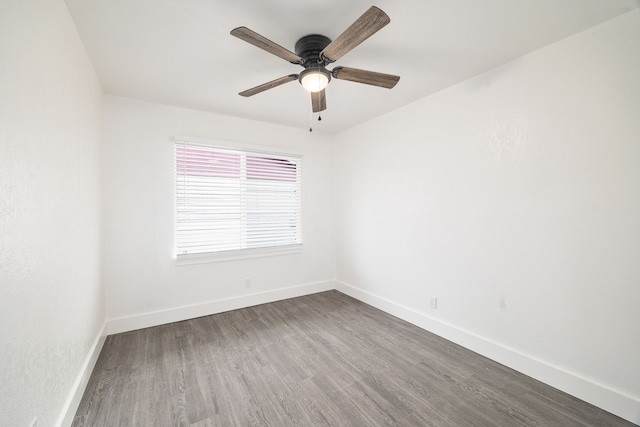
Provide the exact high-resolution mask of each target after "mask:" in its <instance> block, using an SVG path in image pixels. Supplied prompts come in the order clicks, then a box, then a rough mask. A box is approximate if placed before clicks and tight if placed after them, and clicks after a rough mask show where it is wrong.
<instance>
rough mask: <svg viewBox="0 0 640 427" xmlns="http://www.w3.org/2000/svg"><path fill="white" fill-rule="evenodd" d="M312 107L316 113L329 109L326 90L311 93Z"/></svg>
mask: <svg viewBox="0 0 640 427" xmlns="http://www.w3.org/2000/svg"><path fill="white" fill-rule="evenodd" d="M311 106H312V107H313V112H314V113H319V112H320V111H324V110H326V109H327V94H326V92H325V91H324V89H322V90H321V91H318V92H311Z"/></svg>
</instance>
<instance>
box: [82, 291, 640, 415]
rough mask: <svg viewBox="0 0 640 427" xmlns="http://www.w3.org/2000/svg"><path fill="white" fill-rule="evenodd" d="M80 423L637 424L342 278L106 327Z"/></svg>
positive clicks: (84, 398)
mask: <svg viewBox="0 0 640 427" xmlns="http://www.w3.org/2000/svg"><path fill="white" fill-rule="evenodd" d="M73 425H74V426H92V427H98V426H109V427H113V426H199V427H201V426H328V425H333V426H358V427H360V426H368V425H372V426H378V425H400V426H509V427H511V426H608V427H614V426H633V424H631V423H628V422H626V421H624V420H622V419H621V418H618V417H616V416H614V415H612V414H610V413H608V412H605V411H603V410H601V409H599V408H596V407H594V406H592V405H589V404H587V403H585V402H583V401H580V400H578V399H576V398H574V397H571V396H569V395H567V394H565V393H562V392H560V391H558V390H556V389H554V388H552V387H549V386H547V385H544V384H542V383H540V382H538V381H536V380H533V379H531V378H529V377H527V376H525V375H522V374H520V373H517V372H515V371H513V370H511V369H509V368H506V367H505V366H502V365H500V364H498V363H496V362H493V361H491V360H489V359H487V358H484V357H482V356H479V355H478V354H476V353H473V352H471V351H469V350H466V349H464V348H462V347H460V346H458V345H455V344H452V343H451V342H449V341H446V340H444V339H442V338H439V337H437V336H436V335H433V334H431V333H429V332H427V331H424V330H422V329H420V328H418V327H415V326H413V325H411V324H409V323H406V322H404V321H402V320H399V319H397V318H395V317H393V316H390V315H388V314H385V313H383V312H381V311H379V310H377V309H375V308H373V307H371V306H368V305H366V304H363V303H361V302H359V301H357V300H354V299H352V298H350V297H348V296H346V295H344V294H341V293H339V292H337V291H329V292H323V293H319V294H315V295H309V296H305V297H300V298H294V299H290V300H286V301H279V302H275V303H271V304H265V305H260V306H256V307H250V308H245V309H242V310H235V311H230V312H227V313H221V314H216V315H212V316H207V317H202V318H198V319H193V320H188V321H184V322H178V323H173V324H170V325H163V326H157V327H153V328H148V329H142V330H138V331H132V332H127V333H122V334H117V335H111V336H109V337H108V338H107V341H106V343H105V346H104V348H103V350H102V353H101V354H100V358H99V360H98V362H97V364H96V367H95V369H94V372H93V374H92V376H91V379H90V380H89V384H88V386H87V389H86V392H85V394H84V397H83V399H82V401H81V403H80V406H79V408H78V412H77V414H76V417H75V419H74V423H73Z"/></svg>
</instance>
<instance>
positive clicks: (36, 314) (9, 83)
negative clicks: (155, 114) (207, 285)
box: [0, 0, 104, 426]
mask: <svg viewBox="0 0 640 427" xmlns="http://www.w3.org/2000/svg"><path fill="white" fill-rule="evenodd" d="M1 8H2V11H1V13H0V283H1V285H0V292H1V297H0V384H2V386H1V387H0V425H2V426H28V425H31V422H32V421H33V420H34V418H36V417H37V418H38V425H39V426H52V425H55V423H56V421H57V420H58V417H59V416H60V412H61V410H62V408H63V407H64V404H65V400H66V399H67V397H68V396H69V393H70V392H71V390H72V385H73V382H74V380H75V379H76V377H77V375H78V374H79V372H80V370H81V366H82V363H83V362H84V360H85V358H86V357H87V355H88V352H89V349H90V347H91V345H92V344H93V342H94V340H95V339H96V335H97V334H98V331H99V330H100V327H101V326H102V323H103V321H104V308H103V306H104V296H103V289H102V285H101V267H100V234H101V233H100V193H101V189H100V167H99V164H100V146H101V144H100V141H101V133H102V128H101V123H102V90H101V87H100V84H99V82H98V79H97V76H96V74H95V72H94V71H93V68H92V66H91V64H90V62H89V60H88V58H87V56H86V54H85V52H84V48H83V45H82V43H81V41H80V39H79V37H78V35H77V32H76V29H75V26H74V25H73V22H72V21H71V19H70V17H69V15H68V13H67V9H66V7H65V5H64V3H63V2H62V1H49V0H46V1H45V0H42V1H29V2H25V1H21V0H15V1H13V0H8V1H3V2H2V6H1Z"/></svg>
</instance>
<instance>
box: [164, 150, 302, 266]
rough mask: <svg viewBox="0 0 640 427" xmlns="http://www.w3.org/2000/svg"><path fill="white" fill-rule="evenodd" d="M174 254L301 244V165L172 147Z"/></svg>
mask: <svg viewBox="0 0 640 427" xmlns="http://www.w3.org/2000/svg"><path fill="white" fill-rule="evenodd" d="M175 149H176V206H177V213H176V253H177V255H178V256H180V255H189V254H203V253H208V252H221V251H239V250H243V249H255V248H272V247H284V246H289V245H299V244H301V243H302V223H301V221H302V215H301V207H302V194H301V179H302V171H301V167H302V160H301V159H300V158H298V157H293V156H283V155H280V154H277V155H276V154H264V153H259V152H250V151H240V150H231V149H223V148H217V147H212V146H207V145H199V144H195V143H190V142H176V145H175Z"/></svg>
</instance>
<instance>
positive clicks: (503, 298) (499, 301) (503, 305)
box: [498, 297, 507, 310]
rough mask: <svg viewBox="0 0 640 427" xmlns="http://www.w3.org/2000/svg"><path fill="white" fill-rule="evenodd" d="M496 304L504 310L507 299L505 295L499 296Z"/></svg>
mask: <svg viewBox="0 0 640 427" xmlns="http://www.w3.org/2000/svg"><path fill="white" fill-rule="evenodd" d="M498 304H499V305H500V308H501V309H503V310H504V309H505V308H507V299H506V298H505V297H500V299H499V300H498Z"/></svg>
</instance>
